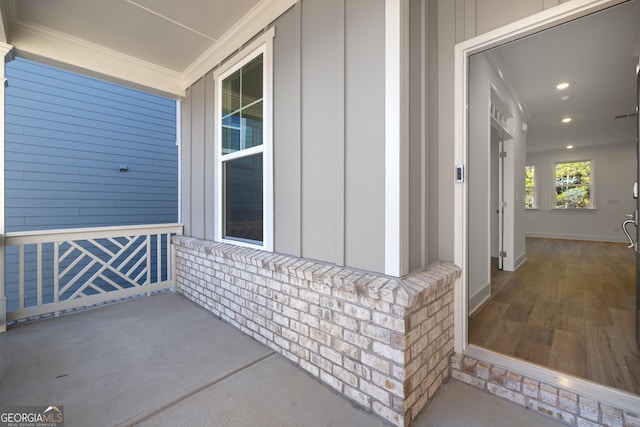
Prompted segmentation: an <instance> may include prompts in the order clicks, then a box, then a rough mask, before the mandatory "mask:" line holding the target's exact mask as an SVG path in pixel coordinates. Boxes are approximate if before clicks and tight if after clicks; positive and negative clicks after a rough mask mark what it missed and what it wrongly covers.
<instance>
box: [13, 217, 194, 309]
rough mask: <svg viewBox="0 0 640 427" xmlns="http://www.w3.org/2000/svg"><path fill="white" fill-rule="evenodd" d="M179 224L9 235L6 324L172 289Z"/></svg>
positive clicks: (180, 232)
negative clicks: (174, 239)
mask: <svg viewBox="0 0 640 427" xmlns="http://www.w3.org/2000/svg"><path fill="white" fill-rule="evenodd" d="M181 234H182V226H181V225H179V224H167V225H147V226H127V227H101V228H89V229H86V228H85V229H70V230H52V231H36V232H19V233H8V234H7V235H6V236H5V266H6V268H5V294H6V296H7V320H8V321H14V320H18V319H23V318H28V317H32V316H38V315H42V314H47V313H54V314H58V313H59V312H60V311H64V310H70V309H76V308H80V307H85V306H90V305H94V304H99V303H103V302H107V301H112V300H116V299H120V298H125V297H129V296H133V295H139V294H150V293H151V292H154V291H158V290H162V289H167V288H172V287H173V275H172V268H173V256H172V253H171V237H172V236H175V235H181Z"/></svg>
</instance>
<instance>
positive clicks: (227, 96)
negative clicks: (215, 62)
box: [222, 70, 240, 116]
mask: <svg viewBox="0 0 640 427" xmlns="http://www.w3.org/2000/svg"><path fill="white" fill-rule="evenodd" d="M239 109H240V70H238V71H236V72H235V73H233V74H231V75H230V76H229V77H227V78H226V79H224V80H223V81H222V115H223V116H225V115H227V114H229V113H233V112H234V111H237V110H239Z"/></svg>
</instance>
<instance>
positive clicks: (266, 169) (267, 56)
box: [213, 28, 275, 252]
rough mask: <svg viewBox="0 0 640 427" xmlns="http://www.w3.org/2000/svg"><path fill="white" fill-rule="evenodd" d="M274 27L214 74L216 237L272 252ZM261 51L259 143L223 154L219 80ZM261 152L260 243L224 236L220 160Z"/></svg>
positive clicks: (221, 161)
mask: <svg viewBox="0 0 640 427" xmlns="http://www.w3.org/2000/svg"><path fill="white" fill-rule="evenodd" d="M274 36H275V29H274V28H270V29H269V30H267V31H265V33H264V34H262V35H261V36H259V37H258V38H256V39H255V40H254V41H253V42H252V43H250V44H249V45H247V46H246V47H245V48H244V49H243V50H242V51H241V52H240V53H238V54H237V55H235V56H233V57H232V58H231V59H230V60H228V61H227V62H226V63H225V64H223V65H222V66H221V67H220V68H218V69H217V70H216V71H215V72H214V74H213V79H214V85H215V120H214V123H215V163H214V164H215V168H216V173H215V191H216V195H215V240H216V241H218V242H224V243H229V244H233V245H237V246H244V247H250V248H255V249H263V250H266V251H271V252H272V251H273V37H274ZM260 54H262V58H263V73H262V79H263V81H262V83H263V85H262V87H263V129H262V132H263V136H262V144H261V145H260V146H255V147H251V148H248V149H245V150H241V151H236V152H233V153H228V154H224V155H223V154H222V82H223V80H224V79H225V78H226V77H228V76H230V75H231V74H233V73H234V72H236V71H237V70H238V69H240V68H242V67H243V66H244V65H246V64H248V63H249V62H251V61H252V60H253V59H255V58H256V57H257V56H259V55H260ZM255 154H262V162H263V163H262V174H263V176H262V185H263V195H262V203H263V211H262V230H263V231H262V233H263V234H262V244H258V243H252V242H250V241H243V240H236V239H226V238H224V217H225V215H224V200H223V195H224V189H223V185H224V179H223V174H222V172H223V167H222V165H223V162H226V161H230V160H233V159H237V158H243V157H247V156H251V155H255Z"/></svg>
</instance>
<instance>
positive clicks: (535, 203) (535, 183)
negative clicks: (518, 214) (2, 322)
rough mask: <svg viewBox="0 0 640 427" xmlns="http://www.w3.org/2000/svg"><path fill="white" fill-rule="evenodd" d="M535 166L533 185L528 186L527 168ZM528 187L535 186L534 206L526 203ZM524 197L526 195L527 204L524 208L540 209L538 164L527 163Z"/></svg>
mask: <svg viewBox="0 0 640 427" xmlns="http://www.w3.org/2000/svg"><path fill="white" fill-rule="evenodd" d="M529 167H531V168H533V187H527V183H526V179H527V169H526V168H529ZM527 188H533V206H531V207H528V206H527V205H526V200H527ZM524 197H525V206H524V208H525V209H527V210H534V209H538V168H536V165H525V184H524Z"/></svg>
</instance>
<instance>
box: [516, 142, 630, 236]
mask: <svg viewBox="0 0 640 427" xmlns="http://www.w3.org/2000/svg"><path fill="white" fill-rule="evenodd" d="M578 160H595V167H596V169H595V173H596V174H595V209H589V210H576V209H571V210H566V209H553V208H552V206H553V201H554V182H553V181H554V171H553V164H554V162H560V161H578ZM527 164H528V165H533V166H535V168H536V180H537V182H536V185H537V187H538V188H537V190H538V209H534V210H531V209H528V210H527V211H526V234H527V236H532V237H548V238H557V239H575V240H595V241H607V242H625V241H626V238H625V236H624V234H623V232H622V230H621V223H622V221H624V220H625V219H626V218H625V214H630V213H632V212H633V209H634V206H635V200H634V199H633V198H632V195H631V192H632V187H633V182H634V181H635V168H636V148H635V144H634V142H633V141H630V142H629V143H625V144H616V145H602V146H598V147H591V148H584V149H573V150H562V151H552V152H541V153H528V154H527Z"/></svg>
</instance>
